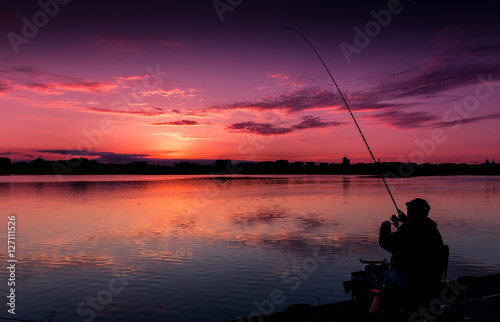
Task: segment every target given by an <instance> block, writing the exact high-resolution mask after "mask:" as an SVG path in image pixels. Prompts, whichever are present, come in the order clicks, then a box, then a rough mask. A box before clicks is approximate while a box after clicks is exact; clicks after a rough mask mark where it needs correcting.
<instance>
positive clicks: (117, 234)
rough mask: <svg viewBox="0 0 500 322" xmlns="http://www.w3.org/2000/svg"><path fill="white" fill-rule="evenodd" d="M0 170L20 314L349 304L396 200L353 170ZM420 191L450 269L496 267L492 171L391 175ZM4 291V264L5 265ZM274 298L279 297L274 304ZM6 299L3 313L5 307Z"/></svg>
mask: <svg viewBox="0 0 500 322" xmlns="http://www.w3.org/2000/svg"><path fill="white" fill-rule="evenodd" d="M63 179H64V182H60V181H58V178H57V177H53V176H7V177H0V212H1V220H0V225H1V226H0V227H3V228H0V231H1V232H2V233H0V236H1V237H2V238H1V246H0V247H1V250H0V255H1V258H0V261H1V262H2V263H3V264H2V266H6V260H7V257H6V253H7V241H6V240H7V238H6V237H7V233H6V232H7V216H8V215H15V216H16V231H17V235H16V247H17V248H16V256H17V259H18V262H17V264H16V265H17V267H16V268H17V270H16V274H17V275H16V316H15V318H24V319H33V320H40V319H42V318H43V316H45V315H46V314H47V313H48V312H50V311H51V310H55V311H56V312H57V314H56V316H55V318H54V319H53V321H55V322H57V321H64V322H68V321H75V322H76V321H88V322H89V321H92V320H93V321H121V322H124V321H141V320H142V321H173V322H175V321H223V320H228V319H235V318H238V317H240V316H241V317H247V316H248V315H249V314H252V313H257V312H258V310H259V309H260V310H261V311H263V313H267V312H269V311H272V310H274V311H279V310H282V309H283V308H285V307H287V306H289V305H291V304H294V303H299V302H302V303H309V304H317V303H318V299H319V300H320V301H321V303H328V302H332V301H338V300H345V299H348V298H349V295H344V293H343V289H342V286H341V282H342V281H344V280H347V279H348V274H349V272H351V271H355V270H358V269H361V268H363V265H362V264H360V263H359V261H358V259H359V258H363V259H374V260H375V259H383V258H389V256H388V254H387V253H386V252H385V251H383V250H381V249H380V248H379V246H378V244H377V238H378V228H379V226H380V223H381V222H382V221H384V220H386V219H388V217H389V215H391V214H393V213H394V209H393V208H394V207H393V205H392V202H391V200H390V198H389V197H388V194H387V191H386V190H385V187H384V186H383V183H382V182H381V180H380V179H378V178H372V177H357V176H347V177H343V176H267V177H266V176H264V177H263V176H259V177H257V176H254V177H252V176H249V177H233V178H232V179H229V178H221V179H218V180H215V179H213V178H211V177H209V176H65V177H64V178H63ZM389 185H390V187H391V189H392V190H393V194H394V196H395V198H396V201H397V202H398V204H399V205H400V207H401V208H403V209H404V208H405V207H404V202H405V201H408V200H410V199H413V198H414V197H422V198H425V199H427V200H428V201H429V203H430V204H431V207H432V209H431V214H430V217H431V218H433V219H434V220H435V221H436V222H437V223H438V225H439V226H438V227H439V228H440V230H441V233H442V235H443V238H444V240H445V242H446V243H447V244H449V245H450V248H451V255H450V268H449V276H450V278H453V277H455V276H458V275H465V274H467V275H483V274H489V273H498V272H500V240H499V238H498V232H499V231H500V214H499V209H500V178H499V177H430V178H411V179H391V180H389ZM0 279H1V280H0V285H2V286H1V287H0V291H1V296H2V297H3V298H4V299H5V296H7V295H9V294H8V293H7V285H6V284H7V279H8V277H7V270H6V269H2V270H1V272H0ZM273 301H274V302H273ZM7 309H8V307H7V306H6V305H2V309H0V317H7V316H10V317H13V316H11V315H10V314H8V313H7Z"/></svg>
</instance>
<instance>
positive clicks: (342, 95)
mask: <svg viewBox="0 0 500 322" xmlns="http://www.w3.org/2000/svg"><path fill="white" fill-rule="evenodd" d="M287 29H288V30H292V31H295V32H296V33H298V34H299V35H300V36H301V37H302V38H304V40H305V41H306V42H307V43H308V44H309V46H310V47H311V48H312V50H313V51H314V53H315V54H316V56H317V57H318V59H319V60H320V62H321V64H323V67H324V68H325V69H326V71H327V72H328V75H330V78H331V80H332V82H333V84H334V85H335V87H336V88H337V91H338V92H339V94H340V97H341V98H342V101H344V104H345V106H346V107H347V110H348V111H349V114H351V117H352V120H353V121H354V124H356V127H357V128H358V131H359V134H361V138H363V141H364V142H365V145H366V147H367V148H368V152H370V156H371V157H372V159H373V162H374V163H377V161H376V160H375V157H374V156H373V153H372V150H371V149H370V146H369V145H368V142H367V141H366V139H365V136H364V135H363V131H361V128H360V127H359V124H358V122H357V121H356V118H355V117H354V114H352V111H351V108H350V107H349V104H347V101H346V99H345V97H344V94H342V91H341V90H340V88H339V86H338V85H337V82H336V81H335V79H334V78H333V76H332V73H331V72H330V70H329V69H328V67H327V66H326V64H325V62H324V61H323V59H322V58H321V56H320V55H319V53H318V51H317V50H316V48H314V46H313V45H312V44H311V42H310V41H309V39H307V37H306V36H304V34H302V33H301V32H300V31H298V30H297V29H295V28H293V27H285V28H282V29H280V30H279V31H278V32H277V33H276V35H275V36H274V39H276V37H277V36H278V35H279V33H281V32H282V31H283V30H287ZM380 177H381V178H382V181H383V182H384V185H385V187H386V188H387V192H388V193H389V196H391V200H392V202H393V203H394V207H396V211H397V213H398V214H400V213H402V212H401V211H400V210H399V208H398V205H397V204H396V201H395V200H394V197H393V196H392V193H391V189H389V186H388V185H387V182H386V181H385V177H384V174H383V173H381V174H380Z"/></svg>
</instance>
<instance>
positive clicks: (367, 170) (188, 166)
mask: <svg viewBox="0 0 500 322" xmlns="http://www.w3.org/2000/svg"><path fill="white" fill-rule="evenodd" d="M346 160H347V159H346ZM50 174H52V175H67V174H70V175H113V174H138V175H212V176H214V177H217V176H220V177H222V176H225V175H236V174H246V175H372V176H381V175H383V176H384V177H386V178H407V177H417V176H451V175H494V176H496V175H500V165H498V164H496V163H495V161H494V160H492V162H490V161H488V160H486V161H485V162H484V163H482V164H466V163H460V164H456V163H441V164H430V163H424V164H416V163H401V162H377V163H356V164H350V162H349V160H347V162H346V161H344V162H343V163H317V162H289V161H288V160H277V161H264V162H246V161H243V162H241V161H231V160H215V161H214V162H213V163H212V164H199V163H196V162H179V163H175V164H173V165H172V166H169V165H157V164H149V163H148V162H146V161H137V162H133V163H128V164H117V163H99V162H98V161H95V160H89V159H85V158H75V159H71V160H59V161H46V160H44V159H42V158H37V159H36V160H33V161H31V162H15V163H11V160H10V159H8V158H0V175H50Z"/></svg>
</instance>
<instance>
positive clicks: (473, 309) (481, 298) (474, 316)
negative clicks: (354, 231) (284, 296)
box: [226, 274, 500, 322]
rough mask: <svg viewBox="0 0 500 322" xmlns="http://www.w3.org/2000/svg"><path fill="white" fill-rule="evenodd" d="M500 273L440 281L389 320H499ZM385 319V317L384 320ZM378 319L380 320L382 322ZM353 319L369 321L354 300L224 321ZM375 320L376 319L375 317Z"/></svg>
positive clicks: (342, 321) (324, 321) (348, 321)
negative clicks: (411, 308)
mask: <svg viewBox="0 0 500 322" xmlns="http://www.w3.org/2000/svg"><path fill="white" fill-rule="evenodd" d="M339 287H340V286H339ZM499 291H500V274H493V275H486V276H481V277H472V276H463V277H459V278H457V279H455V280H453V281H448V282H443V283H442V285H441V287H440V290H439V291H438V292H437V293H436V294H435V295H434V296H433V297H432V298H431V299H430V300H429V301H427V302H426V304H425V305H421V306H419V307H417V308H416V310H415V312H407V313H405V314H403V315H402V316H400V317H398V318H396V320H394V319H393V320H390V321H436V322H437V321H446V322H459V321H475V322H493V321H500V293H499ZM386 320H387V319H386ZM386 320H384V319H380V321H386ZM257 321H259V322H327V321H329V322H331V321H335V322H354V321H360V322H361V321H373V319H372V320H370V319H369V318H368V316H367V314H366V307H365V305H364V304H360V303H359V302H357V301H355V300H348V301H342V302H337V303H330V304H324V305H318V306H313V305H308V304H295V305H292V306H290V307H288V308H286V309H285V310H283V311H282V312H278V313H273V314H270V315H263V316H254V317H247V318H238V319H236V320H231V321H226V322H257ZM377 321H378V320H377Z"/></svg>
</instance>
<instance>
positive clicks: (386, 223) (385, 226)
mask: <svg viewBox="0 0 500 322" xmlns="http://www.w3.org/2000/svg"><path fill="white" fill-rule="evenodd" d="M382 228H389V229H390V228H391V222H390V221H389V220H386V221H384V222H383V223H382Z"/></svg>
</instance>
